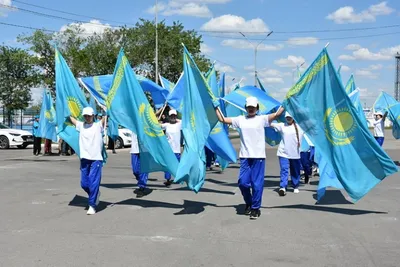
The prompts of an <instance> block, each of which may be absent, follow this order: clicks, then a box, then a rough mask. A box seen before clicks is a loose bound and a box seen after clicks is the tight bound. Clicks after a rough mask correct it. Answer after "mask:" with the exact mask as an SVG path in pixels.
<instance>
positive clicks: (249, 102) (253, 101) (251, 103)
mask: <svg viewBox="0 0 400 267" xmlns="http://www.w3.org/2000/svg"><path fill="white" fill-rule="evenodd" d="M257 105H258V99H257V98H256V97H254V96H249V97H248V98H246V107H255V108H256V107H257Z"/></svg>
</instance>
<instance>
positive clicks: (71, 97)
mask: <svg viewBox="0 0 400 267" xmlns="http://www.w3.org/2000/svg"><path fill="white" fill-rule="evenodd" d="M55 61H56V68H55V69H56V120H57V131H58V135H59V136H60V138H61V139H62V140H64V141H65V142H67V143H68V145H70V146H71V147H72V149H73V150H74V151H75V153H76V154H77V155H78V156H79V152H80V151H79V133H78V131H77V130H76V129H75V126H74V125H73V124H72V123H71V122H70V119H69V117H70V116H72V117H74V118H76V119H77V120H79V121H83V120H84V119H83V117H82V109H83V108H85V107H88V106H89V105H88V103H87V101H86V97H85V96H84V95H83V92H82V90H81V88H80V87H79V85H78V82H77V81H76V79H75V77H74V75H73V74H72V72H71V70H70V68H69V67H68V65H67V63H66V62H65V60H64V58H63V56H62V55H61V53H60V52H59V51H58V50H57V49H56V52H55Z"/></svg>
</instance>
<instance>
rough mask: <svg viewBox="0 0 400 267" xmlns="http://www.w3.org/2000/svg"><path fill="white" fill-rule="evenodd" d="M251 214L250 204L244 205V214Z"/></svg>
mask: <svg viewBox="0 0 400 267" xmlns="http://www.w3.org/2000/svg"><path fill="white" fill-rule="evenodd" d="M250 214H251V206H250V205H246V208H245V209H244V215H250Z"/></svg>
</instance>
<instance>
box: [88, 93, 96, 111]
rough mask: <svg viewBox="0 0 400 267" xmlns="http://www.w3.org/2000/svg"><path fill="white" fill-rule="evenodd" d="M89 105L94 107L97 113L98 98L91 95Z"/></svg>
mask: <svg viewBox="0 0 400 267" xmlns="http://www.w3.org/2000/svg"><path fill="white" fill-rule="evenodd" d="M89 106H91V107H92V109H93V110H94V113H97V105H96V100H95V99H94V97H93V96H92V95H90V98H89Z"/></svg>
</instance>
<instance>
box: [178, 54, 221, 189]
mask: <svg viewBox="0 0 400 267" xmlns="http://www.w3.org/2000/svg"><path fill="white" fill-rule="evenodd" d="M183 69H184V79H185V84H186V87H185V94H184V96H183V102H184V105H183V109H182V132H183V137H184V140H185V147H184V152H183V154H182V158H181V161H180V163H179V167H178V170H177V173H176V176H175V180H174V182H177V183H181V182H185V183H186V184H187V186H188V187H189V188H190V189H191V190H193V191H194V192H196V193H197V192H199V190H200V189H201V187H202V186H203V184H204V180H205V175H206V164H205V163H206V161H205V153H204V145H205V143H206V140H207V138H208V136H209V135H210V132H211V129H213V128H214V126H215V125H216V124H217V121H218V118H217V115H216V113H215V108H214V106H215V101H216V99H215V97H214V96H213V94H212V92H211V89H210V88H209V86H208V84H207V82H206V80H205V78H204V76H203V75H202V74H201V72H200V70H199V69H198V67H197V65H196V63H195V62H194V60H193V58H192V56H191V55H190V53H189V52H188V51H187V49H186V47H184V51H183Z"/></svg>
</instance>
